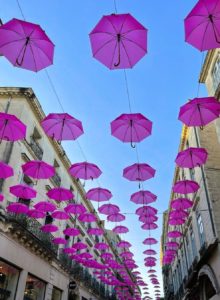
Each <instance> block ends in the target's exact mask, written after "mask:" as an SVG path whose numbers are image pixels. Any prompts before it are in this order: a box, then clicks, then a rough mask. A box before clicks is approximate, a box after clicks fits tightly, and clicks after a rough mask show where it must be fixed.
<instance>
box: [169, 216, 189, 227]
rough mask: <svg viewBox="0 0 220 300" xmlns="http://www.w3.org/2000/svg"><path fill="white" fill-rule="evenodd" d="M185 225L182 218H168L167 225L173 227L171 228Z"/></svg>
mask: <svg viewBox="0 0 220 300" xmlns="http://www.w3.org/2000/svg"><path fill="white" fill-rule="evenodd" d="M184 223H185V220H184V219H183V218H176V217H175V218H170V219H169V220H168V224H169V225H173V226H176V225H182V224H184Z"/></svg>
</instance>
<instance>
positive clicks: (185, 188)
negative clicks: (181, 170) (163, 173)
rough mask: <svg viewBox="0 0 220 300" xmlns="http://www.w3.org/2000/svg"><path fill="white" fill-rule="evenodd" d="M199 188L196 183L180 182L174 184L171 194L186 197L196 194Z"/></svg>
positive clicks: (190, 181)
mask: <svg viewBox="0 0 220 300" xmlns="http://www.w3.org/2000/svg"><path fill="white" fill-rule="evenodd" d="M199 188H200V186H199V184H198V183H197V182H196V181H192V180H182V181H178V182H176V183H175V185H174V186H173V192H174V193H178V194H184V195H186V194H191V193H195V192H197V191H198V189H199Z"/></svg>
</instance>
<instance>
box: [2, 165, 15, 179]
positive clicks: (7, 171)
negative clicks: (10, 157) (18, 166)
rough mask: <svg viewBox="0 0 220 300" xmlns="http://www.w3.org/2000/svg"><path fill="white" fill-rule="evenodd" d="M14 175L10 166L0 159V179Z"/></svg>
mask: <svg viewBox="0 0 220 300" xmlns="http://www.w3.org/2000/svg"><path fill="white" fill-rule="evenodd" d="M13 175H14V170H13V168H12V167H11V166H9V165H7V164H6V163H4V162H3V161H0V179H6V178H8V177H11V176H13Z"/></svg>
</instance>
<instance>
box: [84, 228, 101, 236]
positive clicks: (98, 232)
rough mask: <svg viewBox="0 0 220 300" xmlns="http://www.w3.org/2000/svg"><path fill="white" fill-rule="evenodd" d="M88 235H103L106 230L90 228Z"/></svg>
mask: <svg viewBox="0 0 220 300" xmlns="http://www.w3.org/2000/svg"><path fill="white" fill-rule="evenodd" d="M87 233H88V234H91V235H103V234H104V230H103V229H102V228H89V229H88V230H87Z"/></svg>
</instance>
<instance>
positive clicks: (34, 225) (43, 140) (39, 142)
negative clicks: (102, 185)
mask: <svg viewBox="0 0 220 300" xmlns="http://www.w3.org/2000/svg"><path fill="white" fill-rule="evenodd" d="M0 107H1V109H0V110H1V112H7V113H10V114H14V115H16V116H17V117H18V118H19V119H20V120H21V121H22V122H23V123H25V124H26V125H27V134H26V138H25V140H23V141H18V142H14V143H12V142H6V141H1V144H0V160H1V161H4V162H5V163H7V164H9V165H11V166H12V167H13V169H14V176H13V177H11V178H7V179H6V180H1V181H0V193H1V194H3V195H4V200H3V201H2V202H1V203H0V299H4V300H6V299H7V300H35V299H36V300H74V299H77V300H104V299H106V300H107V299H116V298H115V294H114V291H113V288H112V287H109V286H106V285H104V284H103V283H101V281H100V280H99V279H98V277H97V276H95V275H94V273H93V272H92V271H91V269H88V268H84V267H83V266H81V265H79V264H77V263H76V262H74V261H73V260H71V259H70V258H69V256H68V255H66V254H65V253H64V252H63V249H62V248H63V247H64V246H58V245H55V244H53V243H52V239H53V238H54V237H57V236H59V235H61V233H62V231H63V230H64V229H65V228H67V227H73V226H74V227H76V228H78V229H79V230H80V236H78V237H65V238H66V240H67V246H70V247H71V245H72V244H73V243H74V242H79V241H80V242H84V243H85V244H86V245H87V246H88V252H89V253H90V254H92V255H93V257H94V259H95V260H96V261H97V262H100V263H103V261H102V259H101V258H100V254H101V253H100V251H98V250H96V249H95V248H94V245H95V244H96V243H97V242H105V243H107V244H108V245H109V247H110V249H109V252H110V253H112V254H113V258H114V259H115V260H118V261H119V259H120V258H119V256H118V253H117V251H116V249H115V247H114V243H113V242H112V241H111V235H109V234H108V232H107V231H106V230H105V228H104V222H102V221H101V220H100V218H99V217H98V215H97V222H94V223H92V224H89V225H88V224H87V223H81V222H80V221H78V219H77V220H76V219H73V218H72V217H71V218H70V219H69V220H67V221H64V220H62V221H59V220H51V216H50V215H47V216H46V218H44V219H37V220H36V219H30V218H27V217H26V216H25V215H15V214H11V213H8V212H7V210H6V206H7V205H8V204H9V203H11V202H16V201H19V202H22V201H23V199H16V198H15V197H14V196H13V195H12V194H10V192H9V187H10V186H13V185H16V184H19V183H25V184H27V185H30V186H34V188H35V190H37V197H36V199H34V201H32V200H30V201H29V202H28V201H27V200H25V201H26V202H25V203H26V204H27V203H28V205H29V207H30V208H31V207H32V206H33V205H34V204H36V203H37V202H38V201H42V200H46V197H45V195H46V193H47V191H48V190H50V189H51V188H53V187H59V186H62V187H65V188H68V189H71V190H72V191H73V193H74V194H75V200H73V202H74V201H75V202H77V203H81V204H83V205H84V206H85V207H86V208H87V211H89V212H93V213H95V210H94V207H93V206H92V204H91V202H89V201H88V200H87V199H86V197H85V191H84V188H83V185H82V184H81V183H80V181H77V180H75V179H74V178H72V177H71V176H70V175H69V173H68V169H69V167H70V165H71V163H70V161H69V159H68V157H67V155H66V153H65V151H64V149H63V148H62V146H61V145H60V144H59V143H57V142H56V141H55V140H52V139H50V138H48V137H47V136H46V135H45V133H44V131H43V129H42V128H41V126H40V121H41V120H42V119H43V118H44V117H45V114H44V112H43V110H42V108H41V106H40V103H39V101H38V99H37V98H36V96H35V94H34V92H33V90H32V89H29V88H0ZM29 160H44V161H46V162H47V163H49V164H51V165H53V166H54V167H55V169H56V174H55V176H53V177H52V178H51V179H47V180H38V181H37V182H36V181H34V180H33V179H31V178H29V177H28V176H24V175H23V173H22V172H21V165H22V164H24V163H25V162H27V161H29ZM71 201H72V200H71ZM75 202H74V203H75ZM58 206H59V208H62V206H63V204H62V202H61V203H60V204H58ZM52 221H53V224H55V225H57V226H58V227H59V228H60V230H59V232H57V233H54V234H51V233H44V232H42V231H41V230H40V228H41V226H42V225H44V224H49V223H51V222H52ZM91 226H92V227H100V228H102V229H104V230H105V234H104V235H103V236H99V237H98V236H96V237H94V236H91V235H89V234H88V233H87V230H88V229H89V227H91ZM113 272H114V271H113Z"/></svg>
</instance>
